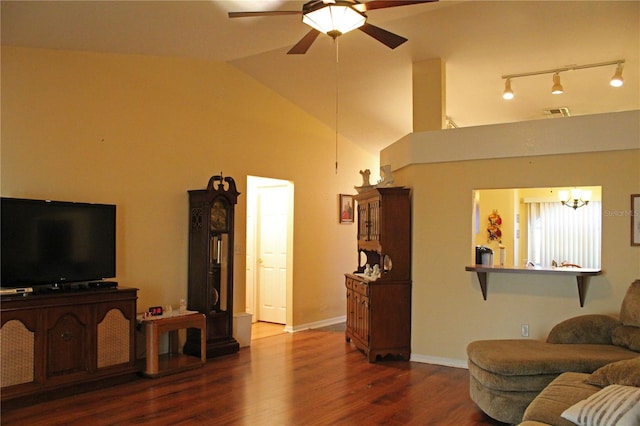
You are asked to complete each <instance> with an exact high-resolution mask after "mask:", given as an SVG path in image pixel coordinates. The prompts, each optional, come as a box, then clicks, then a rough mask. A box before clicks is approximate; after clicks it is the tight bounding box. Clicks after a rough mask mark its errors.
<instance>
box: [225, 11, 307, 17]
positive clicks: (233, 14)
mask: <svg viewBox="0 0 640 426" xmlns="http://www.w3.org/2000/svg"><path fill="white" fill-rule="evenodd" d="M278 15H302V11H301V10H271V11H265V12H229V18H247V17H250V16H278Z"/></svg>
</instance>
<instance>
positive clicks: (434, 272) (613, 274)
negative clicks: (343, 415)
mask: <svg viewBox="0 0 640 426" xmlns="http://www.w3.org/2000/svg"><path fill="white" fill-rule="evenodd" d="M636 137H637V136H636ZM607 165H615V171H613V170H612V168H611V167H610V166H607ZM395 178H396V179H395V180H396V182H397V183H400V184H404V185H406V186H409V187H411V188H412V197H413V253H414V257H413V312H412V318H413V319H412V354H413V358H414V359H416V360H425V361H427V362H430V361H433V362H438V363H444V364H451V365H460V366H462V365H464V364H465V361H464V360H465V359H466V352H465V348H466V346H467V344H468V343H469V342H471V341H473V340H477V339H491V338H520V325H521V324H529V327H530V328H529V330H530V337H531V338H545V337H546V335H547V333H548V332H549V330H550V328H551V327H552V326H553V325H554V324H556V323H557V322H559V321H561V320H563V319H566V318H569V317H571V316H575V315H581V314H589V313H607V314H615V313H617V312H619V309H620V303H621V301H622V298H623V296H624V293H625V291H626V289H627V287H628V286H629V284H630V283H631V282H632V281H633V280H634V279H636V278H638V277H640V247H631V246H630V236H629V231H630V218H629V214H628V213H626V214H625V212H628V211H629V206H630V194H632V193H640V150H638V149H636V150H626V151H612V152H601V153H583V154H568V155H552V156H539V157H520V158H505V159H495V160H478V161H452V162H445V163H434V164H416V165H410V166H407V167H405V168H403V169H401V170H399V171H396V172H395ZM581 182H585V183H590V184H591V183H594V184H599V185H602V202H603V218H602V232H603V238H602V269H603V270H604V274H603V275H601V276H598V277H593V278H591V279H590V284H589V286H588V291H587V296H586V302H585V306H584V308H580V305H579V302H578V295H577V286H576V283H575V280H574V279H572V278H562V277H549V276H546V275H520V274H518V275H513V274H490V275H489V280H488V281H489V284H488V297H487V300H486V301H484V300H483V299H482V294H481V292H480V287H479V285H478V279H477V277H476V276H475V274H473V273H470V272H466V271H465V269H464V268H465V265H467V264H469V262H470V261H469V259H470V253H469V247H470V235H471V232H470V231H471V228H472V223H471V220H470V218H471V213H472V208H473V206H472V197H471V192H472V190H473V189H474V188H497V187H552V186H570V185H572V184H576V185H579V184H580V183H581ZM605 212H620V213H621V215H613V214H605Z"/></svg>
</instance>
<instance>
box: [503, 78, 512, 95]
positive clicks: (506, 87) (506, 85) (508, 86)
mask: <svg viewBox="0 0 640 426" xmlns="http://www.w3.org/2000/svg"><path fill="white" fill-rule="evenodd" d="M502 99H505V100H510V99H513V90H511V79H510V78H507V80H506V81H505V83H504V93H502Z"/></svg>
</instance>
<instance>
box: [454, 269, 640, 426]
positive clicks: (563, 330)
mask: <svg viewBox="0 0 640 426" xmlns="http://www.w3.org/2000/svg"><path fill="white" fill-rule="evenodd" d="M639 353H640V280H636V281H635V282H633V283H632V284H631V286H630V287H629V289H628V290H627V293H626V295H625V298H624V300H623V302H622V307H621V310H620V319H617V318H613V317H610V316H607V315H583V316H579V317H575V318H571V319H568V320H566V321H563V322H561V323H560V324H558V325H556V326H555V327H554V328H553V329H552V330H551V332H550V333H549V336H548V338H547V340H546V342H545V341H537V340H526V339H513V340H480V341H475V342H472V343H470V344H469V345H468V347H467V354H468V357H469V360H468V364H469V374H470V395H471V399H472V400H473V401H474V402H475V403H476V404H477V405H478V406H479V407H480V409H481V410H482V411H484V412H485V413H486V414H487V415H489V416H490V417H492V418H494V419H496V420H499V421H502V422H505V423H512V424H518V423H519V422H521V421H522V418H523V414H524V412H525V409H526V408H527V407H528V406H529V404H530V403H531V402H532V401H533V400H534V398H536V396H538V394H540V392H541V391H542V390H543V389H545V387H546V386H547V385H549V384H550V383H551V382H552V381H553V380H554V379H556V377H558V376H559V375H561V374H562V373H565V372H573V373H586V374H590V373H592V372H594V371H596V370H598V369H599V368H601V367H603V366H605V365H607V364H610V363H613V362H616V361H621V360H626V359H631V358H635V357H638V356H639ZM591 390H593V389H591ZM559 424H562V423H559Z"/></svg>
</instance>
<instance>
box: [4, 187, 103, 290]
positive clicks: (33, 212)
mask: <svg viewBox="0 0 640 426" xmlns="http://www.w3.org/2000/svg"><path fill="white" fill-rule="evenodd" d="M0 214H1V217H2V229H1V231H2V234H1V235H0V239H1V240H2V247H1V250H2V251H1V252H0V256H1V257H2V271H1V274H2V275H0V286H2V287H31V286H37V285H57V284H64V283H77V282H84V281H95V280H101V279H104V278H113V277H115V275H116V206H115V205H111V204H88V203H72V202H63V201H48V200H47V201H45V200H27V199H19V198H4V197H3V198H2V200H1V205H0Z"/></svg>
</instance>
